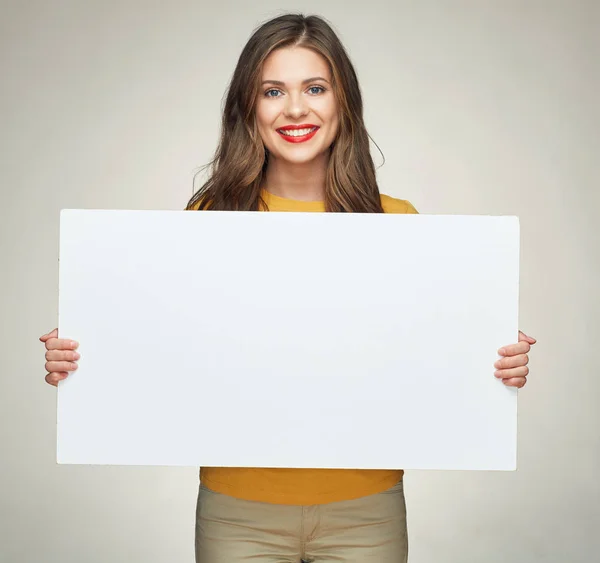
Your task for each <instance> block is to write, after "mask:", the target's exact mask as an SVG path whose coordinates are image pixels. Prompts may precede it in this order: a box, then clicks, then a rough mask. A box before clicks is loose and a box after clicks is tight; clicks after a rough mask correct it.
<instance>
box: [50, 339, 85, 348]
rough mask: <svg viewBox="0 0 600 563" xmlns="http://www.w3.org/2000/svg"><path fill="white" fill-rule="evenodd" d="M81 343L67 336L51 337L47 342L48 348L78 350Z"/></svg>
mask: <svg viewBox="0 0 600 563" xmlns="http://www.w3.org/2000/svg"><path fill="white" fill-rule="evenodd" d="M78 346H79V343H77V342H75V340H68V339H67V338H50V339H49V340H48V341H47V342H46V350H76V349H77V347H78Z"/></svg>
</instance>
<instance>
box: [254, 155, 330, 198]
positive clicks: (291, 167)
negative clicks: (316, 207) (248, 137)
mask: <svg viewBox="0 0 600 563" xmlns="http://www.w3.org/2000/svg"><path fill="white" fill-rule="evenodd" d="M328 162H329V154H328V153H326V154H322V155H319V156H318V157H317V158H315V159H314V160H311V161H310V162H304V163H301V164H297V163H294V162H287V161H285V160H282V159H280V158H273V156H272V155H271V156H270V157H269V163H268V164H267V170H266V172H265V175H264V178H263V185H262V187H263V189H264V190H266V191H267V192H269V193H271V194H273V195H277V196H279V197H285V198H288V199H295V200H299V201H322V200H323V199H324V198H325V178H326V174H327V164H328Z"/></svg>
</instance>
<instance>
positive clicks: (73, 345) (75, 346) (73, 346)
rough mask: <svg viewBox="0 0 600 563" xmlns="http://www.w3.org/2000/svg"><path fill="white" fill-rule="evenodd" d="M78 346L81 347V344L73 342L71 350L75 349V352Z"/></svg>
mask: <svg viewBox="0 0 600 563" xmlns="http://www.w3.org/2000/svg"><path fill="white" fill-rule="evenodd" d="M78 346H79V344H77V342H75V341H72V342H71V348H73V350H75V349H76V348H77V347H78Z"/></svg>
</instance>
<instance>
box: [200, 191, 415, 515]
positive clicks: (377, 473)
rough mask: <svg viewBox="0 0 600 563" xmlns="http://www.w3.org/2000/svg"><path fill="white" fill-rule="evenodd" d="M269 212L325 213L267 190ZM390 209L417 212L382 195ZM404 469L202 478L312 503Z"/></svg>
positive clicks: (212, 470)
mask: <svg viewBox="0 0 600 563" xmlns="http://www.w3.org/2000/svg"><path fill="white" fill-rule="evenodd" d="M263 198H264V200H265V203H266V204H267V207H268V209H269V211H296V212H297V211H307V212H311V211H312V212H324V211H325V206H324V204H323V202H321V201H296V200H291V199H287V198H282V197H279V196H275V195H272V194H269V193H263ZM381 203H382V205H383V209H384V211H385V212H386V213H417V210H416V209H415V208H414V207H413V206H412V205H411V204H410V203H409V202H408V201H405V200H401V199H395V198H392V197H389V196H386V195H382V196H381ZM402 476H403V471H402V470H370V469H368V470H367V469H287V468H286V469H280V468H279V469H268V468H247V467H239V468H238V467H203V468H201V469H200V479H201V481H202V483H203V484H204V485H205V486H206V487H208V488H209V489H212V490H213V491H216V492H218V493H223V494H226V495H229V496H232V497H236V498H240V499H246V500H254V501H260V502H268V503H276V504H297V505H311V504H324V503H329V502H337V501H342V500H351V499H355V498H359V497H363V496H366V495H372V494H375V493H379V492H381V491H385V490H386V489H389V488H390V487H393V486H394V485H395V484H396V483H398V481H400V480H401V479H402Z"/></svg>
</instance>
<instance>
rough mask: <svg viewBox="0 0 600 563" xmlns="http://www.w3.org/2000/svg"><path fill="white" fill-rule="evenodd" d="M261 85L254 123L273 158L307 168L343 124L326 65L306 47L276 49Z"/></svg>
mask: <svg viewBox="0 0 600 563" xmlns="http://www.w3.org/2000/svg"><path fill="white" fill-rule="evenodd" d="M261 82H262V83H261V86H260V89H259V95H258V101H257V103H256V122H257V125H258V131H259V133H260V136H261V138H262V140H263V143H264V144H265V147H266V148H267V149H268V150H269V153H270V155H269V158H276V159H282V160H284V161H287V162H290V163H295V164H304V163H307V162H310V161H312V160H314V159H315V158H317V157H319V156H321V155H323V154H324V153H326V152H327V151H328V150H329V147H330V146H331V143H332V142H333V140H334V139H335V136H336V134H337V130H338V124H339V118H338V104H337V101H336V99H335V96H334V93H333V90H332V86H331V73H330V71H329V66H328V64H327V61H326V60H325V59H324V58H323V57H322V56H321V55H319V54H318V53H316V52H315V51H312V50H311V49H307V48H305V47H289V48H282V49H277V50H275V51H273V52H272V53H271V54H270V55H269V56H268V57H267V59H266V60H265V63H264V65H263V71H262V76H261ZM298 125H301V126H302V129H300V130H298V128H297V126H298ZM289 126H293V127H295V129H285V130H282V128H286V127H289Z"/></svg>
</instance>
